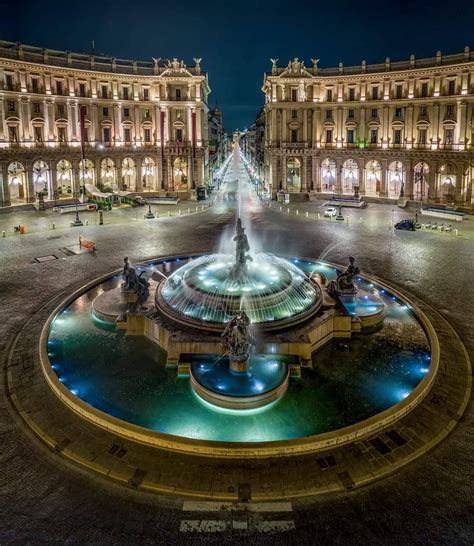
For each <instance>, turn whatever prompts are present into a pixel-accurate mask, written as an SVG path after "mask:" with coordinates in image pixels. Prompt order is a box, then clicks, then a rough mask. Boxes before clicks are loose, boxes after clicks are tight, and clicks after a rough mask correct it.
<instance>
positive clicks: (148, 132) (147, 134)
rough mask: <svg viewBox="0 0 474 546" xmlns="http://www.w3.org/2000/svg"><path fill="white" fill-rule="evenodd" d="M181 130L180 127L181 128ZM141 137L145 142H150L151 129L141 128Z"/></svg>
mask: <svg viewBox="0 0 474 546" xmlns="http://www.w3.org/2000/svg"><path fill="white" fill-rule="evenodd" d="M181 131H182V129H181ZM143 138H144V139H145V142H151V130H150V129H148V128H146V129H144V130H143Z"/></svg>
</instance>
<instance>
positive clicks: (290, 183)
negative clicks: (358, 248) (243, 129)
mask: <svg viewBox="0 0 474 546" xmlns="http://www.w3.org/2000/svg"><path fill="white" fill-rule="evenodd" d="M318 62H319V59H312V66H311V67H306V66H305V64H304V62H302V61H300V60H298V59H294V60H292V61H290V62H289V63H288V65H287V66H286V67H279V66H278V64H277V63H278V59H272V70H271V71H270V72H268V73H266V74H265V77H264V83H263V87H262V91H263V92H264V94H265V118H266V128H265V143H266V144H265V146H266V149H265V164H266V168H265V176H266V183H267V184H268V185H269V189H270V190H271V191H272V192H273V193H275V192H277V191H278V190H280V189H281V190H284V191H285V192H288V193H290V194H293V197H294V198H298V197H300V196H301V194H311V193H313V192H314V193H325V192H326V193H330V194H339V195H340V194H342V195H343V194H346V195H353V194H354V193H356V194H357V192H360V194H362V195H365V196H373V197H382V198H394V199H396V198H398V197H399V196H400V195H404V196H406V197H408V198H409V199H415V200H418V201H431V202H439V203H449V204H456V205H462V206H467V207H471V206H472V205H473V204H474V191H473V178H474V173H473V171H474V166H473V165H474V163H473V141H474V125H473V116H474V113H473V112H474V110H473V109H474V54H473V53H472V52H471V51H470V50H469V48H468V47H466V48H465V50H464V52H463V53H461V54H458V55H448V56H443V55H442V54H441V53H440V52H438V53H437V54H436V57H434V58H432V59H415V57H414V56H411V58H410V60H409V61H407V62H391V61H390V59H386V61H385V63H383V64H377V65H368V64H366V63H365V62H364V61H363V62H362V64H361V66H356V67H344V66H343V64H342V63H340V64H339V67H338V68H329V69H321V68H319V67H318ZM298 194H300V195H299V196H298Z"/></svg>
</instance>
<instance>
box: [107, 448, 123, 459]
mask: <svg viewBox="0 0 474 546" xmlns="http://www.w3.org/2000/svg"><path fill="white" fill-rule="evenodd" d="M109 453H110V455H114V456H115V457H118V458H119V459H121V458H122V457H123V456H124V455H125V453H127V450H126V449H125V448H123V447H121V446H119V445H117V444H113V445H112V447H111V448H110V449H109Z"/></svg>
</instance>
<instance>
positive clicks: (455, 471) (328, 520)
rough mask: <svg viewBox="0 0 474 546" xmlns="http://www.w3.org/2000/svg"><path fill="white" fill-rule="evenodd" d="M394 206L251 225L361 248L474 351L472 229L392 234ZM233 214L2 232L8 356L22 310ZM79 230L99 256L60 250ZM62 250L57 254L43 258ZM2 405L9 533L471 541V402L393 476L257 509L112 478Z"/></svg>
mask: <svg viewBox="0 0 474 546" xmlns="http://www.w3.org/2000/svg"><path fill="white" fill-rule="evenodd" d="M391 208H392V207H386V208H385V209H384V208H383V207H382V206H377V207H376V208H375V207H374V209H373V210H372V211H371V207H369V208H368V209H367V210H364V211H361V213H360V214H361V215H362V216H363V217H364V218H365V219H366V220H367V221H364V222H363V223H356V222H354V223H353V224H351V223H349V225H347V223H341V224H336V223H335V222H333V223H330V222H323V221H320V222H319V221H316V220H314V221H312V220H311V219H306V218H302V217H296V216H295V215H288V214H286V215H284V214H282V213H280V212H278V211H275V210H269V209H268V208H262V209H259V208H254V210H253V211H252V212H251V213H250V219H251V221H252V232H253V233H256V234H258V235H259V238H260V240H261V241H262V246H263V247H264V248H265V249H266V250H267V251H278V252H279V253H283V254H289V255H292V254H295V255H296V254H297V255H305V256H312V257H316V258H318V257H325V258H327V259H328V260H331V261H334V262H342V263H345V261H346V260H347V256H348V255H349V254H354V255H355V256H357V261H358V265H359V266H360V267H361V269H362V271H365V272H367V273H371V274H374V275H376V276H379V277H381V278H385V279H387V281H388V282H389V283H391V284H393V285H394V286H399V287H401V288H405V289H407V290H408V291H410V292H412V293H414V294H415V295H417V296H419V297H421V298H422V299H424V300H425V301H427V302H428V303H430V304H431V305H433V306H434V307H435V308H436V309H437V310H438V311H439V312H440V313H442V315H443V316H444V317H445V318H447V319H448V320H449V321H450V322H451V324H453V326H454V327H455V329H456V330H457V332H458V333H459V334H460V336H461V338H462V340H463V342H464V344H465V345H466V347H467V349H468V351H469V353H470V355H471V359H473V357H474V336H473V335H472V334H473V327H472V308H473V305H474V286H473V283H472V279H473V278H474V260H473V259H472V254H473V244H472V240H471V239H470V238H464V237H458V238H455V237H449V236H443V235H440V236H438V235H436V234H431V233H421V232H416V233H411V232H393V231H392V230H389V229H388V222H389V221H390V215H391ZM384 211H385V213H384ZM227 212H228V209H227V204H226V202H219V203H218V204H216V205H215V206H214V207H212V208H211V209H209V210H206V211H204V212H202V213H199V214H192V215H189V216H182V217H172V218H168V217H165V218H160V219H159V220H152V221H142V220H136V221H132V220H130V221H129V223H128V224H125V223H123V224H113V223H110V224H106V225H104V226H98V225H89V226H84V228H76V229H74V228H66V229H63V230H56V231H52V230H51V231H40V230H37V231H34V232H32V233H30V234H26V235H24V236H18V237H16V236H15V237H13V236H12V237H7V238H5V239H0V256H1V257H2V260H1V270H0V294H1V295H2V304H1V306H0V322H1V324H2V336H1V339H0V351H1V352H2V356H3V357H4V356H5V352H6V351H7V349H8V348H9V347H10V345H11V343H12V341H13V339H14V337H15V334H16V332H18V331H19V329H20V328H21V326H22V325H23V324H24V322H25V320H27V318H28V317H30V316H31V315H32V314H33V313H35V312H37V311H38V310H39V309H40V308H41V307H42V305H44V304H45V303H46V302H48V301H49V300H50V299H51V298H52V297H53V296H55V295H58V294H60V293H62V292H64V293H67V292H68V290H69V289H70V288H71V287H72V286H74V285H77V284H78V283H80V282H84V283H85V282H86V281H88V280H91V279H92V278H94V277H96V276H98V275H100V274H103V273H106V272H108V271H111V270H113V269H116V268H117V267H118V266H119V265H120V263H121V261H122V259H123V256H124V255H129V256H130V257H131V259H132V261H138V260H142V259H146V258H151V257H155V256H159V255H164V254H168V253H169V254H171V253H173V254H174V253H181V252H183V253H184V252H190V251H196V252H197V251H208V250H212V249H213V248H214V247H215V245H216V244H217V243H218V240H219V237H220V233H221V231H222V229H223V228H224V227H225V226H226V225H228V224H229V223H232V222H233V221H234V220H235V217H234V216H230V215H229V214H227ZM24 214H30V213H24ZM33 214H34V213H33ZM372 218H373V219H374V220H373V221H372V220H371V221H369V220H370V219H372ZM470 222H471V221H469V220H467V221H466V229H470V227H469V226H470ZM77 229H79V231H77ZM79 233H80V234H82V235H84V236H85V237H86V238H90V239H93V240H95V241H96V243H97V248H98V250H97V252H96V253H95V254H79V255H68V254H67V253H64V252H63V251H62V250H61V249H64V248H67V247H69V246H71V245H75V244H76V242H77V237H78V234H79ZM52 254H53V255H56V256H57V257H58V259H55V260H51V261H46V262H43V263H38V262H36V261H35V260H34V258H36V257H39V256H47V255H52ZM2 360H3V359H2ZM0 416H1V418H0V427H1V428H0V431H1V442H2V443H1V445H2V449H1V450H0V465H1V468H2V478H3V479H2V480H1V483H0V488H1V489H0V490H1V494H2V503H1V508H0V510H1V513H0V521H1V523H0V542H1V543H2V544H7V543H8V544H10V543H25V542H31V543H46V542H47V543H68V544H86V543H94V544H95V543H97V544H99V543H100V544H130V543H144V544H148V543H150V544H151V543H160V544H170V543H178V544H192V543H194V544H198V543H206V544H214V543H215V544H240V543H242V542H243V541H245V542H248V543H252V544H267V543H273V544H331V543H335V544H346V543H371V544H374V543H378V544H450V545H451V544H471V543H472V542H473V540H474V521H473V515H472V505H473V500H474V499H473V490H472V485H471V484H472V477H473V476H472V475H473V470H472V469H473V463H474V456H473V451H472V441H473V437H472V430H473V424H474V423H473V413H472V407H469V408H468V410H467V412H466V413H465V415H464V417H463V418H462V419H461V422H460V423H459V425H458V426H457V427H456V428H455V429H454V431H453V432H452V433H451V434H450V436H449V437H448V438H447V439H446V440H445V441H444V442H442V443H441V444H440V445H439V446H438V447H437V448H435V449H434V450H432V451H431V452H429V453H428V454H427V455H425V456H423V457H422V458H421V459H419V460H418V461H416V462H414V463H412V464H410V465H409V466H407V467H405V468H404V469H402V470H401V471H400V472H398V473H396V474H395V475H393V476H392V477H390V478H387V479H384V480H381V481H379V482H377V483H375V484H373V485H371V486H368V487H365V488H361V489H359V490H355V491H352V492H347V493H342V494H335V495H328V496H325V497H319V498H314V499H307V500H299V501H293V502H292V505H291V512H289V511H283V512H277V511H275V510H274V508H275V507H273V508H271V509H269V511H267V512H258V513H255V512H252V513H251V514H249V513H248V510H247V509H245V507H243V506H235V507H234V511H231V510H228V509H219V510H218V511H216V510H215V509H213V510H211V509H210V507H209V506H203V507H201V509H200V510H194V511H188V510H183V508H185V506H184V505H183V499H179V498H175V497H163V496H159V495H151V494H146V493H141V492H138V491H135V490H133V489H132V488H130V489H128V488H126V487H122V486H118V485H115V484H113V483H109V482H105V481H104V480H102V479H101V478H99V477H95V476H92V475H90V474H86V473H83V472H81V471H80V470H78V469H77V467H75V466H72V465H69V464H68V463H66V462H65V461H64V460H63V459H62V458H61V457H60V456H59V455H58V454H57V453H51V452H50V451H48V449H47V448H45V447H44V446H43V445H42V444H41V443H40V442H39V441H38V440H36V439H34V438H33V437H32V435H31V433H29V432H28V431H27V430H25V428H24V427H23V426H22V425H21V423H20V422H19V419H18V417H17V416H16V414H15V413H14V412H13V411H12V409H11V405H10V402H9V401H8V400H7V399H6V397H5V396H2V397H1V398H0ZM190 522H191V523H190ZM193 522H194V523H193ZM216 522H221V523H216ZM222 522H224V523H222ZM268 522H269V523H268ZM275 522H283V523H281V524H276V523H275ZM285 522H286V523H285Z"/></svg>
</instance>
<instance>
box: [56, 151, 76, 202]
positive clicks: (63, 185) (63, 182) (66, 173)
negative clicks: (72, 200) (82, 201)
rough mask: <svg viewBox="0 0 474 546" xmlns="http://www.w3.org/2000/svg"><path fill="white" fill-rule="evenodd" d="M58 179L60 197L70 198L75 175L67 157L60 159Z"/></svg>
mask: <svg viewBox="0 0 474 546" xmlns="http://www.w3.org/2000/svg"><path fill="white" fill-rule="evenodd" d="M56 180H57V183H58V197H59V198H60V199H61V197H64V198H69V197H71V194H72V188H73V175H72V165H71V163H70V162H69V161H68V160H67V159H60V160H59V161H58V162H57V164H56Z"/></svg>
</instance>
